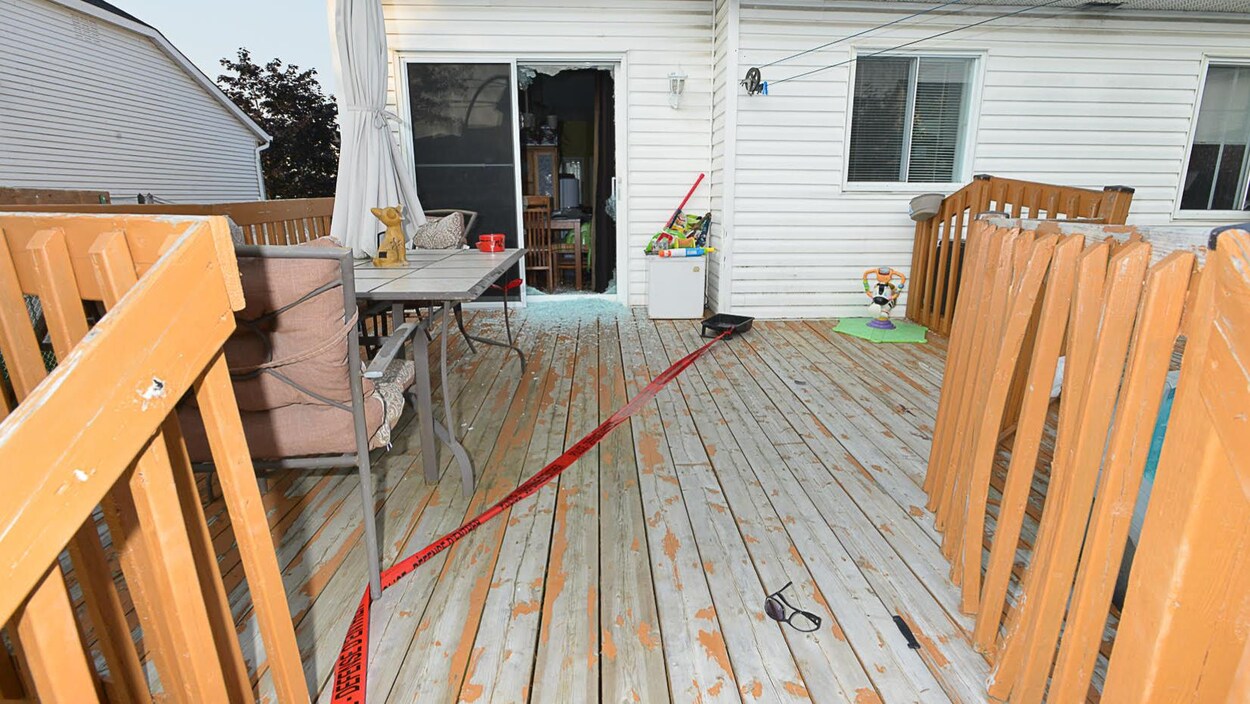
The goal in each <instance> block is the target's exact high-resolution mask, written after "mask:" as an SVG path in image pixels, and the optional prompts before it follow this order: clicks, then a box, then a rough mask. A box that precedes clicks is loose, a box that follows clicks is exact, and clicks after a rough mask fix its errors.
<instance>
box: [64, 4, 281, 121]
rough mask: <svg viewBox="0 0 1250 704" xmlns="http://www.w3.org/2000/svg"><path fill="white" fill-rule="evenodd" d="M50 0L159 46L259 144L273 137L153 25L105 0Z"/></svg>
mask: <svg viewBox="0 0 1250 704" xmlns="http://www.w3.org/2000/svg"><path fill="white" fill-rule="evenodd" d="M51 1H52V2H54V3H57V4H58V5H62V6H64V7H67V8H69V9H71V10H76V11H78V12H82V13H84V14H87V15H90V16H92V17H94V18H96V19H98V20H101V21H103V22H110V23H112V24H115V25H117V26H119V27H121V28H123V29H127V30H130V31H132V32H135V33H136V34H139V35H141V36H144V37H147V38H148V39H150V40H151V41H152V42H153V43H155V44H156V45H157V46H158V47H160V49H161V50H162V51H164V52H165V54H167V55H168V56H169V58H170V59H172V60H173V62H174V63H175V64H178V66H179V67H180V68H182V70H183V71H185V72H186V73H187V75H189V76H191V78H192V79H194V80H195V81H196V82H197V83H199V84H200V85H201V86H202V87H203V88H204V90H206V91H208V93H209V95H211V96H213V97H214V98H216V99H217V101H218V102H220V103H221V104H222V106H223V107H225V108H226V110H227V111H229V112H230V114H232V115H234V117H235V118H237V119H238V120H239V121H240V122H242V123H243V124H244V125H245V126H246V127H247V128H248V129H249V130H251V131H252V133H254V134H255V135H256V141H257V143H258V144H264V145H267V144H268V143H269V142H270V141H271V139H272V138H271V137H270V136H269V133H267V132H265V130H263V129H262V128H261V126H260V125H258V124H256V121H255V120H253V119H252V118H250V117H248V115H247V113H245V112H243V111H242V110H241V109H239V106H238V105H235V104H234V101H233V100H231V99H230V97H229V96H227V95H226V94H225V93H224V92H223V91H222V90H221V88H219V87H218V86H217V84H216V83H214V82H213V80H212V79H210V78H209V77H208V76H206V75H204V72H203V71H201V70H200V69H199V68H197V67H196V65H195V64H193V63H191V60H190V59H188V58H187V57H186V56H185V55H183V53H182V52H181V51H179V50H178V47H176V46H174V45H173V44H172V43H171V42H170V41H169V40H168V39H166V38H165V35H163V34H161V33H160V31H159V30H157V29H156V28H155V27H153V26H152V25H150V24H148V23H146V22H144V21H143V20H141V19H139V18H138V17H135V16H134V15H132V14H130V13H129V12H126V11H125V10H122V9H121V8H119V7H117V6H116V5H114V4H112V3H110V2H106V1H105V0H51Z"/></svg>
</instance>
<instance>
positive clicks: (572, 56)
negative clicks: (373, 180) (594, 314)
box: [391, 51, 629, 307]
mask: <svg viewBox="0 0 1250 704" xmlns="http://www.w3.org/2000/svg"><path fill="white" fill-rule="evenodd" d="M410 63H458V64H508V65H509V66H510V67H511V71H512V87H511V88H512V91H511V92H512V106H513V110H512V122H513V125H512V134H513V135H514V139H513V140H512V159H513V168H514V169H515V174H516V177H515V179H514V180H515V181H516V213H517V221H516V228H517V241H518V242H519V243H520V246H522V247H524V246H525V227H524V222H523V220H524V217H523V214H524V210H525V207H524V201H523V196H522V189H523V188H524V184H523V183H522V181H521V139H520V135H521V106H520V100H519V96H518V95H517V92H518V91H517V65H518V64H521V65H525V66H532V65H535V64H538V65H541V64H583V63H584V64H586V65H587V68H596V67H599V68H602V67H604V66H611V67H613V68H614V69H615V73H614V76H613V84H612V90H613V96H612V97H613V108H614V114H613V116H612V120H613V129H614V130H615V131H616V140H615V141H616V144H615V150H614V152H615V160H614V161H615V164H616V174H617V176H616V300H617V301H619V302H620V303H621V304H622V305H624V306H626V307H628V306H629V206H628V203H629V183H628V179H627V178H626V174H628V173H629V169H626V168H623V166H624V165H625V163H626V162H625V155H626V154H628V153H629V150H628V148H627V143H626V137H627V133H628V130H626V129H625V126H626V124H627V122H626V121H627V120H628V117H629V114H628V110H627V107H628V106H627V103H626V100H625V93H626V88H627V86H628V84H629V81H628V73H627V71H628V63H627V61H626V55H625V53H623V52H605V53H568V54H565V53H559V52H555V53H550V52H545V53H524V52H473V51H466V52H447V51H436V52H424V51H394V52H392V59H391V75H392V77H393V78H394V79H395V100H396V103H397V105H396V110H395V113H396V114H397V115H399V117H400V123H399V125H400V126H399V131H400V135H401V137H402V138H401V139H400V145H399V146H400V152H401V153H402V154H403V155H404V160H405V162H406V163H407V166H408V169H409V171H410V172H412V173H413V174H414V175H415V174H416V168H417V167H416V157H415V155H414V154H413V152H412V124H411V122H410V119H411V115H410V114H409V111H408V107H407V106H408V80H407V76H408V69H407V66H408V64H410ZM419 195H420V193H418V196H419ZM521 278H522V279H523V280H525V281H526V283H527V284H528V276H527V273H526V270H525V263H524V261H522V262H521ZM525 303H526V294H525V287H524V286H523V287H522V288H521V305H525Z"/></svg>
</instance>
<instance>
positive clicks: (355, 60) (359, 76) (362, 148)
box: [328, 0, 425, 257]
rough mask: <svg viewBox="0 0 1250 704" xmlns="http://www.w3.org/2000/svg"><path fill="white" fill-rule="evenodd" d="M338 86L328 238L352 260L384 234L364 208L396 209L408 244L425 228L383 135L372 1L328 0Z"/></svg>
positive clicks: (387, 117) (382, 42)
mask: <svg viewBox="0 0 1250 704" xmlns="http://www.w3.org/2000/svg"><path fill="white" fill-rule="evenodd" d="M328 2H329V9H330V17H331V18H332V23H331V34H332V35H333V37H334V69H335V75H336V77H337V78H338V87H339V88H338V95H337V98H338V104H339V133H340V135H341V138H342V139H341V144H340V147H339V173H338V182H337V183H336V184H335V189H334V220H333V223H332V225H331V228H330V234H331V236H333V237H334V239H336V240H338V241H339V242H341V243H342V244H343V245H344V246H347V247H351V248H352V251H353V252H354V253H355V255H356V256H357V257H367V256H368V257H371V256H373V255H375V254H377V251H378V237H377V235H378V233H379V232H382V231H383V230H384V229H385V228H384V226H383V225H382V223H381V222H379V221H378V220H377V218H375V217H374V216H373V214H372V213H371V212H369V210H370V208H381V207H387V206H392V205H402V206H403V209H404V225H405V227H404V230H405V232H406V233H407V234H408V236H409V237H411V236H412V233H413V230H414V229H415V228H416V227H417V226H418V225H422V224H424V223H425V214H424V213H423V212H422V210H421V201H419V200H418V199H417V187H416V184H415V183H413V178H412V174H411V173H409V172H408V169H407V167H406V166H405V165H404V161H403V159H402V158H401V155H400V152H399V144H398V143H396V141H395V137H394V135H393V134H392V132H391V127H392V123H396V122H398V121H399V117H398V116H396V115H395V114H394V113H392V112H390V111H388V110H387V109H386V71H387V59H386V28H385V26H384V24H383V20H382V4H381V1H380V0H328Z"/></svg>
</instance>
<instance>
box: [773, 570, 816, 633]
mask: <svg viewBox="0 0 1250 704" xmlns="http://www.w3.org/2000/svg"><path fill="white" fill-rule="evenodd" d="M792 584H794V582H786V586H784V587H782V588H781V589H778V590H777V591H775V592H773V593H772V594H769V595H768V596H767V597H765V598H764V613H765V614H767V615H768V617H769V618H771V619H772V620H774V621H777V622H778V623H784V624H787V625H788V626H790V627H791V628H793V629H794V630H796V631H802V632H803V633H811V632H812V631H814V630H816V629H817V628H820V617H819V616H817V615H816V614H814V613H812V612H810V611H804V610H802V609H800V608H798V607H796V606H794V605H793V604H791V603H790V602H788V601H786V597H785V596H784V595H783V594H782V592H784V591H785V590H787V589H789V588H790V585H792Z"/></svg>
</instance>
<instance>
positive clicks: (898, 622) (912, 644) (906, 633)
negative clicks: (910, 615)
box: [894, 615, 920, 650]
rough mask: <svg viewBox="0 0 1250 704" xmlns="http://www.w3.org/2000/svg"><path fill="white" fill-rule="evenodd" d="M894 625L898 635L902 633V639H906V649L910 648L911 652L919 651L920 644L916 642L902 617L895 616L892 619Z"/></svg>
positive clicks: (909, 627)
mask: <svg viewBox="0 0 1250 704" xmlns="http://www.w3.org/2000/svg"><path fill="white" fill-rule="evenodd" d="M894 625H895V626H898V630H899V633H902V634H903V637H904V638H906V639H907V647H908V648H911V649H912V650H920V642H919V641H917V640H916V636H915V635H913V634H912V632H911V626H908V625H907V622H906V621H904V620H903V617H902V616H897V615H896V616H895V617H894Z"/></svg>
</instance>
